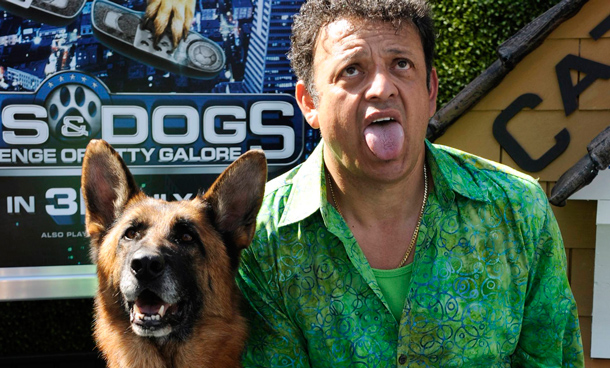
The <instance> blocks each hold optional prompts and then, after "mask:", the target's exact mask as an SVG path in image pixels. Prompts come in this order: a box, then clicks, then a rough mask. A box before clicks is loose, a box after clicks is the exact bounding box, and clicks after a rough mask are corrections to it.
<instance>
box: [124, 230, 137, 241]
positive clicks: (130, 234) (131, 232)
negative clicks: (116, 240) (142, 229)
mask: <svg viewBox="0 0 610 368" xmlns="http://www.w3.org/2000/svg"><path fill="white" fill-rule="evenodd" d="M138 234H139V232H138V230H136V228H134V227H130V228H129V229H127V231H125V234H124V235H123V237H124V238H125V239H127V240H134V239H135V238H137V237H138Z"/></svg>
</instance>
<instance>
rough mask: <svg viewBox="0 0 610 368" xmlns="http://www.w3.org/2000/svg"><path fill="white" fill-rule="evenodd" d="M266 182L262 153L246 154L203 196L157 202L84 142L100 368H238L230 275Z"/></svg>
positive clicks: (96, 144)
mask: <svg viewBox="0 0 610 368" xmlns="http://www.w3.org/2000/svg"><path fill="white" fill-rule="evenodd" d="M266 177H267V166H266V161H265V157H264V154H263V153H262V152H261V151H249V152H247V153H245V154H244V155H242V156H241V157H240V158H239V159H238V160H236V161H235V162H234V163H233V164H231V165H230V166H229V167H228V168H227V169H226V170H225V171H224V172H223V173H222V174H221V175H220V177H219V178H218V179H217V180H216V182H215V183H214V184H213V185H212V187H211V188H210V189H209V190H208V191H207V192H206V193H205V194H198V195H197V196H196V197H195V198H193V199H192V200H185V201H178V202H166V201H163V200H158V199H153V198H150V197H148V196H146V195H145V194H144V193H142V192H141V191H140V189H139V188H138V187H137V185H136V183H135V181H134V178H133V176H132V175H131V173H130V172H129V170H128V168H127V166H126V165H125V163H124V162H123V160H122V159H121V158H120V156H119V155H118V154H117V152H116V151H115V150H114V149H112V147H110V145H109V144H108V143H106V142H104V141H101V140H94V141H91V142H90V143H89V145H88V146H87V152H86V155H85V159H84V162H83V176H82V188H83V195H84V198H85V204H86V208H87V211H86V228H87V232H88V234H89V236H90V237H91V255H92V258H93V259H94V261H95V263H96V265H97V274H98V281H99V287H98V292H97V295H96V297H95V326H94V335H95V339H96V341H97V344H98V347H99V349H100V350H101V352H102V354H103V355H104V357H105V358H106V359H107V361H108V364H109V367H123V368H126V367H146V368H161V367H175V368H178V367H223V368H225V367H227V368H228V367H239V366H240V363H239V361H240V355H241V351H242V349H243V344H244V342H245V338H246V323H245V320H244V318H243V317H242V316H241V315H240V311H239V309H240V305H239V304H240V295H239V291H238V289H237V286H236V284H235V282H234V276H235V272H236V269H237V265H238V262H239V253H240V251H241V250H242V249H244V248H245V247H247V246H248V245H249V244H250V242H251V241H252V238H253V236H254V230H255V219H256V215H257V213H258V210H259V208H260V206H261V203H262V197H263V193H264V186H265V181H266ZM161 308H163V309H161ZM145 316H146V317H145ZM150 316H152V318H151V317H150ZM157 318H159V319H158V320H157Z"/></svg>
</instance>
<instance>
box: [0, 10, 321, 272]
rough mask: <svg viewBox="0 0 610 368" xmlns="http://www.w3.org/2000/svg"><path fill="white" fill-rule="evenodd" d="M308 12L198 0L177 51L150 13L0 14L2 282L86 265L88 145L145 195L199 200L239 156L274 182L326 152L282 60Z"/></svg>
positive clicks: (0, 253) (8, 12)
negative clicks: (124, 169) (256, 159)
mask: <svg viewBox="0 0 610 368" xmlns="http://www.w3.org/2000/svg"><path fill="white" fill-rule="evenodd" d="M301 3H302V1H283V0H274V1H270V0H258V1H257V0H226V1H222V0H212V1H211V0H197V2H196V5H195V12H194V18H193V22H192V27H191V30H190V32H189V33H188V34H187V36H186V37H185V38H184V39H183V40H182V41H181V42H180V43H179V44H178V45H177V46H176V47H173V46H172V44H171V41H170V39H169V37H167V35H164V36H163V37H162V38H161V39H157V40H155V39H154V37H153V36H152V32H151V31H150V30H149V28H147V27H146V24H145V22H144V15H143V14H144V13H143V12H144V10H145V9H146V2H145V1H141V0H135V1H131V0H129V1H121V0H119V1H115V2H113V1H109V0H95V1H92V2H91V1H84V0H0V7H1V8H2V9H3V10H2V11H0V111H1V116H0V122H1V124H0V190H1V192H0V193H1V194H0V213H1V218H2V221H1V222H0V234H2V240H0V268H10V267H47V266H51V267H52V266H67V265H83V264H90V260H89V257H88V239H87V238H86V235H85V232H84V211H85V208H84V203H83V199H82V194H81V190H80V175H81V164H82V159H83V156H84V152H85V147H86V145H87V143H88V142H89V141H90V140H91V139H99V138H101V139H105V140H106V141H108V142H109V143H110V144H112V145H113V146H114V148H115V149H116V150H117V151H118V152H119V153H120V154H121V155H122V157H123V159H124V160H125V162H126V163H127V165H128V166H129V167H130V169H131V171H132V173H133V174H134V176H135V178H136V181H137V182H138V184H139V185H140V186H141V188H142V189H143V190H144V191H145V192H146V193H147V194H149V195H151V196H155V197H159V198H164V199H168V200H178V199H184V198H191V197H193V196H194V195H196V194H197V191H198V190H199V189H200V188H207V187H208V186H209V185H210V184H211V183H212V182H213V180H214V179H215V178H216V176H217V175H218V174H219V173H220V172H221V171H222V170H223V169H224V168H225V167H227V166H228V165H229V164H230V163H231V162H233V161H234V160H235V159H236V158H237V157H238V156H239V155H240V154H242V153H244V152H245V151H247V150H249V149H252V148H259V149H263V150H264V151H265V153H266V156H267V160H268V164H269V177H270V178H272V177H275V176H277V175H279V174H280V173H283V172H285V171H286V170H288V169H289V168H291V167H293V166H295V165H296V164H298V163H300V162H302V161H303V160H304V159H305V157H306V156H307V155H308V154H309V153H311V151H312V150H313V148H314V145H315V144H316V143H317V141H318V136H317V135H316V132H315V131H312V130H311V129H308V128H307V127H306V124H304V120H303V116H302V114H301V112H300V110H299V108H298V106H297V104H296V100H295V99H294V97H293V92H294V85H295V83H296V80H295V77H294V76H293V75H292V73H291V70H290V66H289V62H288V60H287V59H286V56H285V54H286V52H287V51H288V48H289V42H290V40H289V37H290V27H291V24H292V15H293V14H294V13H296V12H297V11H298V8H299V7H300V5H301Z"/></svg>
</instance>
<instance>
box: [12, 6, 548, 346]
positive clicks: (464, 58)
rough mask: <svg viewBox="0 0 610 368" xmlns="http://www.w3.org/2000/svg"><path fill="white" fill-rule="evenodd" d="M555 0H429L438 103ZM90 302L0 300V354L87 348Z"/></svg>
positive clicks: (479, 71)
mask: <svg viewBox="0 0 610 368" xmlns="http://www.w3.org/2000/svg"><path fill="white" fill-rule="evenodd" d="M558 1H559V0H433V3H432V4H433V9H434V12H435V17H436V27H437V31H438V36H439V37H438V46H437V55H438V57H437V61H436V68H437V70H438V74H439V78H440V85H441V88H440V93H439V106H442V104H444V103H446V102H448V101H449V100H451V98H453V96H455V95H456V94H457V93H458V92H459V91H460V90H461V89H462V88H463V87H464V86H465V85H466V84H468V83H469V82H470V81H471V80H472V79H474V78H475V77H476V76H477V75H479V74H480V73H481V72H482V71H483V70H484V69H485V68H487V66H489V65H490V64H491V63H492V62H493V61H494V60H495V59H497V56H496V54H495V52H496V48H497V47H498V46H499V45H500V44H501V43H502V42H503V41H504V40H506V39H507V38H508V37H510V36H511V35H513V34H514V33H515V32H516V31H518V30H519V29H521V28H522V27H523V26H524V25H525V24H527V23H528V22H530V21H531V20H532V19H534V18H535V17H536V16H538V15H540V14H542V13H543V12H544V11H546V10H547V9H549V8H550V7H551V6H553V5H554V4H556V3H557V2H558ZM92 308H93V306H92V301H91V300H90V299H87V300H54V301H28V302H8V303H7V302H4V303H2V302H0V321H1V323H0V357H1V356H18V355H38V354H53V353H71V352H90V351H92V349H93V341H92V338H91V323H92Z"/></svg>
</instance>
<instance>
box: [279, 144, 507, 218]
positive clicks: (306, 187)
mask: <svg viewBox="0 0 610 368" xmlns="http://www.w3.org/2000/svg"><path fill="white" fill-rule="evenodd" d="M439 147H440V146H439ZM459 153H460V152H459V151H457V150H453V149H451V148H449V147H442V149H440V148H438V147H437V146H436V145H433V144H432V143H430V142H429V141H428V140H426V162H427V163H428V167H429V168H430V172H431V176H432V180H433V182H434V188H435V190H436V191H437V196H438V199H439V201H440V202H441V203H442V204H443V205H449V204H451V203H452V202H453V201H454V200H455V193H457V194H459V195H461V196H463V197H467V198H470V199H473V200H477V201H485V202H489V201H490V197H489V193H492V192H495V190H492V188H489V186H495V184H486V182H487V181H486V182H485V183H482V182H481V181H479V180H477V179H476V177H475V176H474V172H475V170H473V169H474V167H473V165H472V163H469V162H468V161H467V160H462V159H461V156H460V155H459ZM289 184H291V185H292V188H291V191H290V195H289V196H288V200H287V201H286V206H285V208H284V212H283V214H282V217H281V219H280V222H279V226H284V225H289V224H292V223H295V222H299V221H301V220H303V219H305V218H307V217H309V216H310V215H311V214H313V213H314V212H316V211H318V210H319V209H320V208H322V207H323V206H324V205H326V203H327V200H326V180H325V170H324V141H322V140H321V141H320V143H319V144H318V146H317V147H316V149H315V150H314V151H313V152H312V154H311V155H310V156H309V158H308V159H307V160H306V161H305V162H304V163H303V164H302V165H301V167H300V168H299V170H298V172H297V173H296V174H295V175H294V176H293V177H292V179H291V182H290V183H289ZM493 189H495V188H493Z"/></svg>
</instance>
